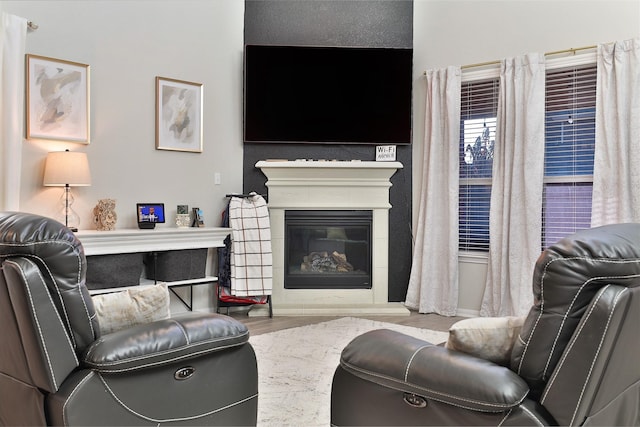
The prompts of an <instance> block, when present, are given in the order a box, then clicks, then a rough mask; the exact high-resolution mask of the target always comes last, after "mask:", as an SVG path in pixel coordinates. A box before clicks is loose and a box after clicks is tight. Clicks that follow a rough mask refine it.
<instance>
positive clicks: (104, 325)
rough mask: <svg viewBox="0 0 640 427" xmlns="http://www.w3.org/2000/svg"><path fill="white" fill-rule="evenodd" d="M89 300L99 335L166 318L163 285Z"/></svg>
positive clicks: (164, 286)
mask: <svg viewBox="0 0 640 427" xmlns="http://www.w3.org/2000/svg"><path fill="white" fill-rule="evenodd" d="M92 299H93V305H94V307H95V309H96V314H97V316H98V323H99V324H100V332H101V333H102V334H109V333H111V332H115V331H119V330H121V329H125V328H129V327H131V326H133V325H139V324H142V323H148V322H153V321H155V320H161V319H166V318H168V317H169V305H170V301H169V288H168V287H167V284H166V283H158V284H156V285H144V286H139V287H137V288H134V289H127V290H124V291H118V292H113V293H108V294H101V295H94V296H93V297H92Z"/></svg>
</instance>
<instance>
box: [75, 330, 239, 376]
mask: <svg viewBox="0 0 640 427" xmlns="http://www.w3.org/2000/svg"><path fill="white" fill-rule="evenodd" d="M243 335H244V334H243ZM212 341H215V340H207V341H198V342H197V343H195V344H190V345H187V346H183V347H179V348H175V349H170V350H165V351H162V352H157V353H153V354H145V355H142V356H138V357H131V358H128V359H126V360H118V361H114V362H109V363H90V362H87V363H89V364H90V365H91V366H95V367H96V368H108V367H109V366H118V365H122V364H128V363H132V362H134V361H138V360H145V359H153V358H156V357H158V356H160V355H164V354H171V353H176V352H183V351H184V350H185V349H188V348H190V347H198V346H201V345H202V344H208V343H210V342H212ZM244 344H246V342H240V343H237V344H231V345H225V346H219V347H216V348H215V349H210V348H207V349H204V350H200V351H195V352H192V353H187V354H184V355H182V356H178V357H173V358H170V359H164V358H163V359H162V360H160V361H158V362H153V363H148V364H146V365H136V366H134V367H131V368H126V369H114V370H111V369H110V370H109V372H127V371H132V370H136V369H142V368H147V367H150V366H156V365H158V364H165V363H167V362H172V361H176V360H182V359H185V358H191V357H193V356H197V355H200V354H207V353H212V352H215V351H220V350H225V349H227V348H233V347H239V346H241V345H244Z"/></svg>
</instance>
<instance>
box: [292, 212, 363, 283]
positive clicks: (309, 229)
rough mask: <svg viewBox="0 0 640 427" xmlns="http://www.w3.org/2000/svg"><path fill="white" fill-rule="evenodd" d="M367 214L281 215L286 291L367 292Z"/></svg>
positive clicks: (308, 213)
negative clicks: (361, 290)
mask: <svg viewBox="0 0 640 427" xmlns="http://www.w3.org/2000/svg"><path fill="white" fill-rule="evenodd" d="M371 223H372V213H371V211H359V210H349V211H347V210H321V211H318V210H313V211H311V210H310V211H304V210H302V211H286V212H285V260H286V265H285V277H284V287H285V288H288V289H352V288H358V289H370V288H371Z"/></svg>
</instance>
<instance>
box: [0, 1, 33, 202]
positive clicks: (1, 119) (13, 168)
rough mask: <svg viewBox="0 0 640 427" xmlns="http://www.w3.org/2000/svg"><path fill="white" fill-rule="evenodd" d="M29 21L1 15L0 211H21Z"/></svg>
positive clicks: (2, 13) (4, 14)
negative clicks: (26, 53)
mask: <svg viewBox="0 0 640 427" xmlns="http://www.w3.org/2000/svg"><path fill="white" fill-rule="evenodd" d="M26 36H27V20H26V19H24V18H20V17H18V16H14V15H10V14H7V13H4V12H0V62H1V63H2V69H1V70H0V211H3V210H18V208H19V204H20V171H21V164H22V132H23V128H24V119H23V117H24V83H23V82H24V51H25V41H26Z"/></svg>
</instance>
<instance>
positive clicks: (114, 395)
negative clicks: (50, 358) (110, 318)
mask: <svg viewBox="0 0 640 427" xmlns="http://www.w3.org/2000/svg"><path fill="white" fill-rule="evenodd" d="M98 378H100V381H101V382H102V385H104V387H105V388H106V389H107V391H108V392H109V394H110V395H111V397H113V398H114V399H115V400H116V402H118V403H119V404H120V406H122V407H123V408H124V409H125V410H126V411H128V412H129V413H131V414H134V415H135V416H137V417H140V418H142V419H144V420H147V421H153V422H157V423H169V422H178V421H188V420H197V419H198V418H202V417H207V416H209V415H213V414H215V413H218V412H222V411H224V410H226V409H229V408H232V407H234V406H237V405H242V404H243V403H245V402H248V401H250V400H253V399H257V398H258V394H257V393H256V394H253V395H251V396H247V397H245V398H244V399H241V400H238V401H237V402H233V403H230V404H228V405H225V406H222V407H220V408H217V409H213V410H211V411H208V412H204V413H202V414H198V415H191V416H188V417H177V418H165V419H161V418H151V417H149V416H147V415H143V414H141V413H140V412H136V411H134V410H133V409H132V408H130V407H129V406H127V405H126V404H125V403H124V402H123V401H122V400H120V399H119V398H118V396H116V393H115V392H114V391H113V390H112V389H111V387H109V385H108V384H107V382H106V381H105V379H104V378H103V377H102V375H100V374H98Z"/></svg>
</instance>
